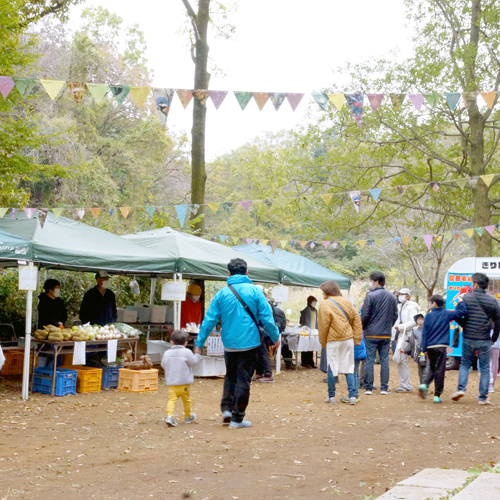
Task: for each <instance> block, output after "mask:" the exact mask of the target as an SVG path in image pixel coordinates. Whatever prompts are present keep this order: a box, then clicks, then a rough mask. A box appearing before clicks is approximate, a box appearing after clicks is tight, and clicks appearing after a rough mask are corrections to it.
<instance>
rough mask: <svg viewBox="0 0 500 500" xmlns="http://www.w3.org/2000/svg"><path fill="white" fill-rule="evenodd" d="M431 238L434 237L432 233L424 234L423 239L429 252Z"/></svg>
mask: <svg viewBox="0 0 500 500" xmlns="http://www.w3.org/2000/svg"><path fill="white" fill-rule="evenodd" d="M433 238H434V235H433V234H425V235H424V241H425V244H426V245H427V250H429V252H430V251H431V246H432V240H433Z"/></svg>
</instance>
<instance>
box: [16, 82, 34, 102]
mask: <svg viewBox="0 0 500 500" xmlns="http://www.w3.org/2000/svg"><path fill="white" fill-rule="evenodd" d="M14 83H15V85H16V89H17V91H18V92H19V93H20V94H21V97H22V98H23V99H26V97H28V96H29V95H30V93H31V91H32V90H33V87H34V86H35V85H36V80H35V79H34V78H14Z"/></svg>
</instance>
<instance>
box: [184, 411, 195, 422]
mask: <svg viewBox="0 0 500 500" xmlns="http://www.w3.org/2000/svg"><path fill="white" fill-rule="evenodd" d="M193 422H196V413H191V416H190V417H185V418H184V423H185V424H192V423H193Z"/></svg>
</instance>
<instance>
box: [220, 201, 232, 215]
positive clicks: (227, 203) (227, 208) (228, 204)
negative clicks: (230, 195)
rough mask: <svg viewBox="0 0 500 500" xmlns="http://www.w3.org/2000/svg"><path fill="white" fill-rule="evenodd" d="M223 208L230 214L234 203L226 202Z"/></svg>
mask: <svg viewBox="0 0 500 500" xmlns="http://www.w3.org/2000/svg"><path fill="white" fill-rule="evenodd" d="M222 208H223V209H224V210H225V211H226V212H227V213H229V212H230V211H231V209H232V208H233V202H232V201H225V202H224V203H222Z"/></svg>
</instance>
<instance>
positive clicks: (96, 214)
mask: <svg viewBox="0 0 500 500" xmlns="http://www.w3.org/2000/svg"><path fill="white" fill-rule="evenodd" d="M101 210H102V209H101V208H98V207H95V208H91V209H90V213H91V214H92V215H93V216H94V219H97V217H99V214H100V213H101Z"/></svg>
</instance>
